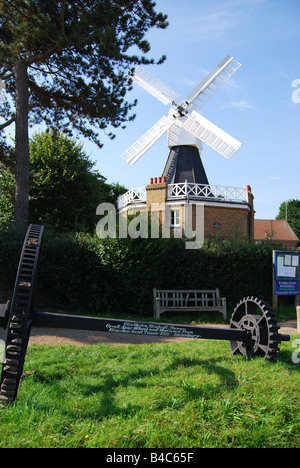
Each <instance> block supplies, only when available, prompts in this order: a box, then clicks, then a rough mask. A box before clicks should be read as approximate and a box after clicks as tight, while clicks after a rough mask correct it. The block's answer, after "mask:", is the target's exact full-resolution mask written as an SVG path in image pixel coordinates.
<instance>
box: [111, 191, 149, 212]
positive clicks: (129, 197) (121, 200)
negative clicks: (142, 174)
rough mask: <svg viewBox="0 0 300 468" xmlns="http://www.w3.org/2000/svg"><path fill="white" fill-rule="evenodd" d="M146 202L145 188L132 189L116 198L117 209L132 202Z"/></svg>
mask: <svg viewBox="0 0 300 468" xmlns="http://www.w3.org/2000/svg"><path fill="white" fill-rule="evenodd" d="M146 200H147V190H146V188H145V187H140V188H132V189H130V190H128V192H126V193H124V195H120V196H119V197H118V209H119V210H120V209H121V208H123V207H124V206H127V205H130V204H131V203H134V202H145V201H146Z"/></svg>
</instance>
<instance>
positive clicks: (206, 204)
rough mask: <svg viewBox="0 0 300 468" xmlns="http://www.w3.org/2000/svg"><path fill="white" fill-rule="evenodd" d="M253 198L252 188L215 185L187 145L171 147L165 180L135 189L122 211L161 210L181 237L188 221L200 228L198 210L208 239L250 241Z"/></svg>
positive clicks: (125, 199)
mask: <svg viewBox="0 0 300 468" xmlns="http://www.w3.org/2000/svg"><path fill="white" fill-rule="evenodd" d="M253 199H254V197H253V194H252V192H251V187H250V186H249V185H247V186H246V187H244V188H240V187H226V186H220V185H211V184H210V183H209V182H208V179H207V176H206V173H205V170H204V167H203V164H202V161H201V158H200V154H199V151H198V149H197V148H196V147H195V146H187V145H186V146H177V147H173V148H171V151H170V154H169V158H168V160H167V163H166V166H165V169H164V171H163V175H162V176H161V177H157V178H152V179H150V183H149V185H147V187H140V188H132V189H131V190H129V191H128V192H127V193H125V194H124V195H122V196H120V197H119V199H118V211H119V213H124V212H127V213H130V214H132V213H136V212H138V211H140V212H141V211H146V210H147V211H148V212H150V211H151V212H152V213H153V212H155V211H158V212H159V215H160V218H163V217H164V216H166V213H167V216H168V222H169V223H170V228H171V229H172V230H173V231H174V233H175V234H176V233H178V237H181V232H183V236H184V227H185V226H186V223H187V222H188V221H189V222H190V223H191V225H192V229H193V231H195V230H196V229H197V212H198V211H197V208H201V210H202V213H203V215H204V239H205V240H207V239H220V240H228V239H238V240H244V241H247V242H250V241H251V240H253V238H254V207H253ZM187 217H189V218H191V217H192V220H190V219H189V220H188V219H187ZM182 230H183V231H182Z"/></svg>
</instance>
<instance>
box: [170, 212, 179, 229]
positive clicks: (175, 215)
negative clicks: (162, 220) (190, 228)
mask: <svg viewBox="0 0 300 468" xmlns="http://www.w3.org/2000/svg"><path fill="white" fill-rule="evenodd" d="M171 227H180V210H171Z"/></svg>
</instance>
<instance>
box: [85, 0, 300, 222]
mask: <svg viewBox="0 0 300 468" xmlns="http://www.w3.org/2000/svg"><path fill="white" fill-rule="evenodd" d="M156 3H157V6H156V9H157V10H160V11H162V12H164V13H167V14H168V17H169V22H170V26H169V27H168V28H167V29H166V30H164V31H161V30H157V29H155V30H151V31H149V33H148V34H147V39H148V40H149V41H150V43H151V51H150V54H149V55H151V56H153V57H155V58H158V57H160V56H161V55H162V54H166V55H167V60H166V62H165V63H164V64H163V65H160V66H156V65H154V66H148V67H147V70H148V71H149V72H150V73H152V74H154V75H155V76H157V78H159V79H160V80H161V81H163V82H164V83H165V84H167V85H168V86H170V87H171V88H172V89H173V90H174V91H177V92H178V93H180V98H185V96H186V95H187V94H188V93H189V92H190V91H191V90H192V89H193V88H194V87H195V86H196V85H197V84H198V82H199V81H201V80H202V79H203V78H204V77H205V76H206V74H207V73H208V72H209V71H210V70H212V69H213V68H214V67H215V66H216V65H217V64H218V63H219V62H220V61H221V60H222V59H223V58H224V57H225V56H226V55H227V54H229V55H232V56H233V57H234V58H235V59H236V60H237V61H239V62H240V63H241V64H242V66H241V67H240V68H239V70H238V71H237V72H236V73H235V75H234V76H233V77H232V78H231V79H230V80H229V81H228V82H227V83H226V84H225V85H224V86H223V88H221V89H220V90H219V91H218V92H217V94H216V95H215V96H214V97H213V98H212V99H211V100H210V101H209V102H208V103H207V104H206V105H205V106H204V107H203V108H202V111H201V113H202V114H203V115H204V116H205V117H206V118H208V119H209V120H211V121H212V122H213V123H214V124H216V125H218V126H219V127H221V128H222V129H223V130H224V131H226V132H228V133H229V134H230V135H232V136H233V137H235V138H236V139H238V140H239V141H241V142H242V147H241V149H240V150H239V151H238V152H237V153H235V154H234V155H233V156H232V158H231V159H229V160H227V159H225V158H224V157H223V156H221V155H219V154H218V153H216V152H215V151H214V150H212V149H211V148H209V147H208V146H206V145H203V151H202V155H201V157H202V161H203V163H204V166H205V169H206V172H207V176H208V179H209V182H210V183H211V184H212V185H229V186H237V187H243V186H245V185H250V186H251V187H252V191H253V194H254V197H255V200H254V202H255V210H256V218H257V219H274V218H275V217H276V216H277V214H278V211H279V205H280V203H281V202H283V201H284V200H289V199H294V198H296V199H300V171H299V156H300V103H296V102H293V100H292V93H293V92H294V93H295V92H296V93H297V88H299V89H300V81H299V84H297V88H293V87H292V84H293V82H294V81H295V80H300V47H299V44H300V2H299V0H229V1H226V0H225V1H224V0H222V1H221V0H186V1H184V2H183V1H182V0H158V1H157V2H156ZM298 96H300V92H299V93H298ZM135 98H137V99H138V106H137V107H136V108H135V113H136V114H137V116H136V119H135V120H134V121H133V122H131V123H128V125H127V128H126V129H125V130H121V129H118V130H117V132H116V138H115V139H114V140H113V141H110V140H109V139H108V137H106V136H105V135H103V139H102V140H103V143H104V147H103V148H102V149H101V150H99V149H98V148H97V147H95V146H93V145H92V144H91V143H89V142H85V143H84V148H85V150H86V152H87V153H88V154H89V155H90V157H91V159H92V160H93V161H96V167H97V169H99V171H100V172H101V173H102V174H103V175H104V176H105V177H106V178H107V180H108V182H119V183H121V184H123V185H125V186H127V187H128V188H131V187H142V186H146V185H147V184H148V183H149V179H150V177H159V176H161V174H162V171H163V168H164V165H165V162H166V159H167V157H168V153H169V150H168V147H167V137H166V136H164V137H162V139H161V140H160V141H159V142H157V143H156V144H155V146H153V147H152V149H151V150H150V151H149V152H148V153H146V154H145V155H144V156H143V158H142V159H140V160H139V161H138V162H137V163H136V164H135V165H134V166H128V165H127V164H126V162H125V161H124V160H123V159H121V158H120V155H121V154H122V153H123V152H124V151H125V150H126V149H127V148H128V147H129V146H131V144H133V143H134V142H135V141H136V140H137V139H138V138H139V137H140V136H142V135H143V134H144V133H145V132H146V131H147V130H148V129H149V128H150V127H151V126H152V125H153V124H154V123H156V122H157V121H158V120H159V119H160V118H161V117H162V116H163V115H167V113H168V110H169V108H168V107H167V106H164V105H163V104H162V103H161V102H159V101H158V100H156V99H155V98H154V97H152V96H150V95H148V93H147V92H145V91H144V90H142V89H141V88H139V87H138V86H137V85H135V87H134V90H133V91H132V92H131V93H129V94H128V95H127V99H128V100H130V101H131V100H133V99H135Z"/></svg>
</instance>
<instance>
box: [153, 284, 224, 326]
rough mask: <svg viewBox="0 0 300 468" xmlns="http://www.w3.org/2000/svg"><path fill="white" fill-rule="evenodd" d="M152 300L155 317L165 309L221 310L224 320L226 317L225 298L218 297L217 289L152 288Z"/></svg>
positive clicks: (177, 310) (176, 310) (191, 310)
mask: <svg viewBox="0 0 300 468" xmlns="http://www.w3.org/2000/svg"><path fill="white" fill-rule="evenodd" d="M153 301H154V317H155V318H156V319H159V318H160V315H161V314H162V313H164V312H167V311H172V312H180V311H186V312H194V311H217V312H221V314H222V315H223V318H224V320H226V317H227V308H226V298H224V297H220V291H219V289H214V290H207V291H198V290H197V291H196V290H185V291H178V290H174V291H173V290H158V289H153Z"/></svg>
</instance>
